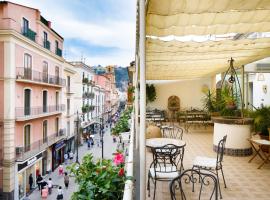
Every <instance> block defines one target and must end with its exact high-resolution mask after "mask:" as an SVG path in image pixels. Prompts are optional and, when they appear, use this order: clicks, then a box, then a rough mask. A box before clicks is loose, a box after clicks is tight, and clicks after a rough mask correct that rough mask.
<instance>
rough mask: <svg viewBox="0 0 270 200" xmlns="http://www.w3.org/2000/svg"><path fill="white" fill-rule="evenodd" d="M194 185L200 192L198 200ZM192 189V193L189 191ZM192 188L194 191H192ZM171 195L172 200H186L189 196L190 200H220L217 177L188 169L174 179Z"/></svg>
mask: <svg viewBox="0 0 270 200" xmlns="http://www.w3.org/2000/svg"><path fill="white" fill-rule="evenodd" d="M194 185H196V189H198V190H199V194H198V198H194V197H193V196H194V194H193V192H194V189H193V188H194ZM189 188H190V190H189V191H190V192H188V189H189ZM191 188H192V189H191ZM170 194H171V199H172V200H177V199H181V200H186V199H187V197H188V196H190V197H192V198H190V199H201V197H202V196H203V199H206V198H209V197H208V196H210V198H209V199H212V198H213V199H214V200H217V199H218V184H217V178H216V176H215V175H213V174H210V173H202V172H200V171H198V170H194V169H188V170H185V171H183V172H182V173H181V174H180V175H179V176H178V177H176V178H174V179H173V180H172V181H171V183H170Z"/></svg>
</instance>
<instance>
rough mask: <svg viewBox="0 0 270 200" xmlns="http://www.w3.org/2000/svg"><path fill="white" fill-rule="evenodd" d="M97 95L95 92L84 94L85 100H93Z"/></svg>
mask: <svg viewBox="0 0 270 200" xmlns="http://www.w3.org/2000/svg"><path fill="white" fill-rule="evenodd" d="M94 97H95V94H94V93H93V92H85V93H83V98H88V99H93V98H94Z"/></svg>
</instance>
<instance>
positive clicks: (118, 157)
mask: <svg viewBox="0 0 270 200" xmlns="http://www.w3.org/2000/svg"><path fill="white" fill-rule="evenodd" d="M113 162H114V164H115V165H120V164H122V163H124V156H123V154H121V153H117V154H115V156H114V159H113Z"/></svg>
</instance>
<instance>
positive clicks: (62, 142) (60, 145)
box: [54, 140, 66, 150]
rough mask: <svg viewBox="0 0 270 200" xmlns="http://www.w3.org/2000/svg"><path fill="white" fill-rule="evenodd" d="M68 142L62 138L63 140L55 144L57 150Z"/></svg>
mask: <svg viewBox="0 0 270 200" xmlns="http://www.w3.org/2000/svg"><path fill="white" fill-rule="evenodd" d="M65 145H66V143H65V141H64V140H62V141H61V142H58V143H56V145H55V146H54V148H55V150H58V149H61V148H62V147H63V146H65Z"/></svg>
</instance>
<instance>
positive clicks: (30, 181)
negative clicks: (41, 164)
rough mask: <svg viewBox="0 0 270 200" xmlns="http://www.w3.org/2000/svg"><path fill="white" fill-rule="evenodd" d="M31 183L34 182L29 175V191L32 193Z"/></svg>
mask: <svg viewBox="0 0 270 200" xmlns="http://www.w3.org/2000/svg"><path fill="white" fill-rule="evenodd" d="M33 182H34V180H33V176H32V174H30V175H29V188H30V191H32V189H33Z"/></svg>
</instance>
